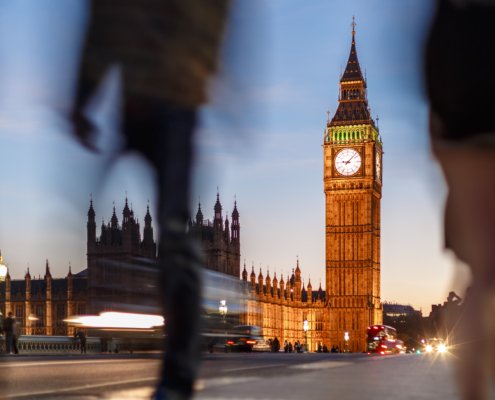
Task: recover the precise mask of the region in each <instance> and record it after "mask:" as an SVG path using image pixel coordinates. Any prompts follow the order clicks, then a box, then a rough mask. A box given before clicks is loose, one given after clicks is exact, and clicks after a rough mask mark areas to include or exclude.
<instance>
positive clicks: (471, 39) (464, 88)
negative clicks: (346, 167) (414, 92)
mask: <svg viewBox="0 0 495 400" xmlns="http://www.w3.org/2000/svg"><path fill="white" fill-rule="evenodd" d="M494 40H495V1H493V0H455V1H454V0H437V10H436V15H435V17H434V20H433V25H432V28H431V31H430V34H429V37H428V42H427V47H426V64H425V72H426V84H427V92H428V96H429V99H430V103H431V104H430V106H431V111H430V133H431V140H432V149H433V153H434V154H435V156H436V158H437V159H438V161H439V163H440V165H441V167H442V170H443V173H444V175H445V179H446V181H447V185H448V188H449V194H448V198H447V203H446V210H445V245H446V247H447V248H449V249H451V250H452V251H453V252H454V253H455V255H456V256H457V258H458V259H460V260H462V261H464V262H465V263H467V264H468V265H469V266H470V268H471V272H472V282H471V284H470V288H469V292H468V293H466V295H465V296H464V301H463V303H462V306H461V308H462V311H461V313H460V316H459V318H458V320H457V321H456V323H455V326H454V329H453V339H454V344H455V346H454V347H453V351H454V352H455V355H456V360H458V362H457V368H456V370H457V374H458V379H457V381H458V382H459V387H460V390H461V396H462V399H469V400H478V399H487V398H489V397H491V396H489V391H488V389H489V386H490V381H491V380H493V377H494V376H495V375H494V374H495V369H494V368H495V318H494V315H495V249H494V247H493V238H495V117H494V114H493V108H494V106H495V104H494V99H493V93H495V75H494V74H493V61H494V60H493V58H494V57H493V42H494Z"/></svg>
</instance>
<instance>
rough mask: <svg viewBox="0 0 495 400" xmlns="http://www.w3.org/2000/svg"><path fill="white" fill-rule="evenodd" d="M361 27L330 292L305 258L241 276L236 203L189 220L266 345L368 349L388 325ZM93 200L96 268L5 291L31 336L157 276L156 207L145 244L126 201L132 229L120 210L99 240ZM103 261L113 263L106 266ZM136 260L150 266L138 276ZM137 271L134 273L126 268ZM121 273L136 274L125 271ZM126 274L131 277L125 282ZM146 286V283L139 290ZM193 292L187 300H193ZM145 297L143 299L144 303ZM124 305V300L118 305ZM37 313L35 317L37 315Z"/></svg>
mask: <svg viewBox="0 0 495 400" xmlns="http://www.w3.org/2000/svg"><path fill="white" fill-rule="evenodd" d="M354 27H355V25H354V24H353V30H352V41H351V48H350V54H349V58H348V61H347V65H346V68H345V70H344V72H343V74H342V75H341V78H340V92H339V98H338V107H337V110H336V112H335V114H334V116H333V118H331V119H329V120H328V121H327V123H326V126H325V129H324V135H323V143H322V145H323V187H324V195H325V239H326V240H325V276H326V278H325V290H323V289H322V287H321V284H320V286H319V287H318V289H316V288H315V289H313V286H312V283H311V281H310V280H309V279H308V280H307V284H306V285H304V284H303V278H302V275H303V274H302V268H301V266H300V265H299V260H294V266H293V268H291V270H292V273H291V275H289V276H277V275H276V274H273V276H271V275H270V273H269V272H268V271H265V273H264V274H263V271H261V270H260V271H255V270H254V267H251V269H250V271H248V269H247V268H246V265H244V266H243V268H242V271H241V245H240V243H241V242H240V234H241V232H240V222H239V221H240V217H239V212H238V209H237V204H236V203H235V204H234V208H233V212H232V214H231V216H230V217H231V219H230V220H229V216H227V215H226V216H225V219H224V216H223V213H222V205H221V203H220V198H219V196H218V194H217V199H216V203H215V205H214V218H213V220H212V221H209V220H205V218H204V216H203V211H202V209H201V205H199V206H198V210H197V212H196V215H195V217H194V218H192V219H191V221H190V223H189V232H190V234H191V235H194V236H195V237H197V238H198V239H199V240H200V241H201V243H202V245H203V251H204V259H205V265H206V268H208V269H211V270H215V271H217V272H220V273H224V274H227V275H229V276H232V277H235V278H240V279H241V280H242V281H243V282H244V283H243V285H245V286H246V287H247V288H248V292H249V295H248V300H247V302H246V303H245V309H244V310H243V312H242V314H241V322H243V323H245V324H250V325H258V326H261V327H263V332H264V336H265V338H274V337H277V338H278V339H279V340H280V341H281V342H282V343H283V342H284V341H285V340H288V341H291V342H294V341H295V340H300V341H301V342H304V343H307V345H308V348H309V350H311V351H314V350H316V348H317V346H318V344H319V343H321V344H326V345H327V346H328V347H330V346H338V347H339V348H340V349H346V350H349V351H364V350H365V347H366V328H367V326H369V325H373V324H380V323H382V305H381V298H380V225H381V217H380V212H381V211H380V210H381V208H380V204H381V191H382V171H383V168H382V155H383V151H382V141H381V137H380V135H379V131H378V127H377V125H376V123H375V121H374V120H373V118H372V117H371V114H370V108H369V105H368V99H367V82H366V80H365V78H364V77H363V74H362V71H361V67H360V64H359V61H358V57H357V51H356V41H355V29H354ZM96 230H97V229H96V216H95V210H94V208H93V203H92V202H91V204H90V207H89V211H88V220H87V269H86V270H84V271H82V272H80V273H78V274H72V272H71V269H70V266H69V268H68V274H67V276H66V277H65V278H61V279H55V278H52V276H51V273H50V266H49V263H48V261H47V262H46V271H45V276H44V277H42V278H41V277H40V278H38V279H36V278H34V277H31V275H30V273H29V270H28V271H27V273H26V275H25V277H24V279H22V280H14V279H11V277H10V276H9V275H7V278H6V280H5V282H2V283H1V284H0V285H1V286H0V288H1V291H0V307H1V311H2V313H4V315H5V313H7V312H9V311H12V312H13V313H14V314H15V315H16V316H17V318H18V320H20V321H21V322H22V327H23V332H24V333H25V334H28V335H29V334H35V333H43V334H47V335H55V334H70V333H71V332H69V331H68V328H67V327H66V326H65V325H64V322H63V319H64V318H66V316H67V315H73V314H84V313H87V312H90V311H91V312H95V311H98V310H102V309H113V308H114V305H115V306H117V305H118V304H122V303H124V304H125V303H129V304H132V303H133V302H134V300H136V298H137V297H136V298H134V297H133V296H140V295H141V294H140V293H134V294H132V293H131V294H130V295H129V294H124V293H121V287H122V286H126V282H129V279H131V281H132V282H134V283H137V282H146V281H149V279H150V277H151V276H152V274H153V273H156V271H153V268H156V263H154V261H155V258H156V255H157V251H156V248H157V247H156V243H155V239H154V235H153V228H152V218H151V215H150V212H149V209H148V210H147V212H146V216H145V218H144V229H143V235H142V237H141V228H140V225H139V222H138V221H137V220H136V219H135V217H134V214H133V211H132V210H131V209H130V208H129V206H128V204H127V199H126V202H125V206H124V209H123V211H122V223H121V224H119V220H118V217H117V215H116V212H115V208H114V212H113V215H112V217H111V219H110V221H109V222H108V223H107V224H105V223H103V224H102V225H101V229H100V235H99V236H97V234H96ZM102 260H103V261H102ZM135 260H140V262H139V268H138V269H136V268H135V267H134V266H135V262H134V261H135ZM126 266H128V267H126ZM119 268H128V269H129V271H128V272H126V273H125V274H123V273H122V271H121V269H119ZM124 277H125V278H124ZM136 286H138V285H136ZM185 295H187V294H185ZM141 297H142V296H141ZM114 300H116V301H114ZM32 316H35V318H31V317H32Z"/></svg>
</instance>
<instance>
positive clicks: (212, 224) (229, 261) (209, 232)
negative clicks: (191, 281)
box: [189, 193, 241, 278]
mask: <svg viewBox="0 0 495 400" xmlns="http://www.w3.org/2000/svg"><path fill="white" fill-rule="evenodd" d="M231 217H232V222H229V218H228V216H227V215H225V221H223V216H222V204H221V203H220V196H219V194H218V193H217V201H216V203H215V207H214V217H213V221H210V220H205V219H204V217H203V212H202V210H201V204H199V205H198V211H197V212H196V218H195V219H194V221H193V220H191V221H190V222H189V231H190V233H191V234H192V235H194V236H195V237H196V238H198V239H199V241H200V242H201V244H202V246H203V251H204V257H205V262H206V264H205V267H206V268H207V269H210V270H212V271H217V272H222V273H224V274H227V275H231V276H235V277H236V278H239V276H240V267H241V237H240V234H241V226H240V224H239V211H238V210H237V202H234V210H233V211H232V215H231Z"/></svg>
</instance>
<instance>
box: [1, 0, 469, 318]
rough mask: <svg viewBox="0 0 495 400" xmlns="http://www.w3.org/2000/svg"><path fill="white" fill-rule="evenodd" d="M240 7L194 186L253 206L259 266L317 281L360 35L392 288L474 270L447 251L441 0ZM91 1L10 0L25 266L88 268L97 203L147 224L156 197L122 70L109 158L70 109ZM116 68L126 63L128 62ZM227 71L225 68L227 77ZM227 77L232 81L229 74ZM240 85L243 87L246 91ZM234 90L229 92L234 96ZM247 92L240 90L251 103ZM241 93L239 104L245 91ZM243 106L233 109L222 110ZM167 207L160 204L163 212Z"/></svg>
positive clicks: (8, 146) (5, 48) (407, 299)
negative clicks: (353, 50)
mask: <svg viewBox="0 0 495 400" xmlns="http://www.w3.org/2000/svg"><path fill="white" fill-rule="evenodd" d="M249 3H250V5H249V7H246V5H243V7H242V9H239V10H238V12H237V15H236V17H235V18H234V19H233V32H234V33H235V35H234V38H233V39H232V40H231V41H230V42H229V43H228V49H229V51H226V54H227V55H226V58H227V59H228V66H227V67H226V68H225V71H226V72H225V74H226V75H229V76H234V80H235V81H236V83H237V84H238V85H239V86H240V88H238V87H237V88H236V89H234V90H231V92H230V94H229V95H226V96H223V97H222V98H221V99H218V100H217V101H215V102H214V104H213V105H212V106H211V107H209V108H207V109H205V110H204V113H203V114H204V121H205V122H204V124H203V126H202V128H201V129H200V132H199V137H198V155H199V157H198V162H197V164H196V172H197V173H196V178H195V184H194V195H193V199H192V207H193V214H195V212H196V208H197V203H198V201H199V200H200V201H201V205H202V210H203V214H204V215H205V218H210V219H211V218H212V217H213V205H214V202H215V199H216V192H217V187H218V190H219V193H220V200H221V202H222V205H223V210H224V213H225V211H227V212H228V213H229V219H230V213H231V212H232V209H233V204H234V199H236V200H237V206H238V209H239V212H240V223H241V258H242V262H244V260H245V262H246V265H247V267H248V272H250V271H251V265H253V264H254V267H255V272H256V274H258V273H259V270H260V267H261V268H262V270H263V274H264V275H265V274H266V270H267V268H269V271H270V276H271V277H272V278H273V274H274V273H276V274H277V277H278V278H280V274H283V275H284V279H285V277H286V276H287V274H289V273H290V272H291V270H292V268H294V267H295V264H296V258H297V257H298V258H299V262H300V267H301V269H302V275H303V277H304V281H305V283H307V281H308V279H309V278H311V283H312V285H313V288H317V287H318V285H319V284H320V281H321V282H322V285H323V284H324V281H325V279H324V275H325V267H324V266H325V249H324V245H325V237H324V225H325V210H324V194H323V176H322V173H323V162H322V158H323V156H322V151H323V150H322V144H323V130H324V128H325V124H326V120H327V114H326V112H327V111H330V117H332V116H333V114H334V112H335V110H336V107H337V104H338V102H337V100H338V83H339V78H340V73H341V71H343V68H344V67H345V64H346V61H347V58H348V55H349V50H350V45H351V22H352V17H353V16H355V18H356V23H357V27H356V45H357V52H358V58H359V62H360V65H361V68H362V70H363V71H366V77H367V83H368V100H369V105H370V107H371V112H372V115H373V116H377V115H378V116H379V128H380V134H381V136H382V139H383V148H384V152H385V154H384V157H383V199H382V232H381V233H382V249H381V257H382V258H381V260H382V263H381V267H382V300H383V301H392V302H398V303H405V304H411V305H413V306H414V307H415V308H418V309H419V308H422V310H423V313H426V314H427V313H428V312H429V311H430V306H431V304H432V303H440V302H443V301H444V299H445V298H446V296H447V293H448V291H449V290H451V289H452V288H454V289H456V290H459V289H460V288H461V286H460V284H459V283H458V282H457V281H458V279H454V278H453V276H454V275H456V277H458V275H459V272H457V273H456V274H454V271H456V268H455V266H454V262H453V259H452V257H451V256H449V255H446V254H445V253H444V251H443V250H442V215H443V211H442V210H443V203H444V199H445V194H446V188H445V185H444V183H443V179H442V176H441V173H440V171H439V169H438V167H437V165H436V163H435V162H434V160H433V158H432V156H431V153H430V151H429V147H428V133H427V112H428V105H427V101H426V98H425V95H424V91H423V84H422V76H421V62H422V60H421V56H422V43H423V40H424V36H425V33H426V29H427V24H428V22H429V18H430V16H431V12H432V10H431V2H430V1H427V0H402V1H400V2H399V1H396V0H381V1H378V0H371V1H370V0H359V1H344V0H342V1H332V2H329V1H326V0H312V1H304V0H270V1H262V0H256V1H255V0H250V2H249ZM85 18H86V14H85V2H84V1H82V0H73V1H70V2H68V1H66V0H10V1H3V2H2V4H1V5H0V143H1V149H2V151H1V156H2V158H1V160H2V163H1V165H2V167H1V169H0V170H1V172H0V178H1V180H0V182H1V187H2V196H1V197H2V201H1V208H0V221H1V222H0V250H1V251H2V255H3V256H4V258H5V261H6V262H7V264H8V266H9V269H10V273H11V276H12V277H13V278H22V277H23V276H24V274H25V272H26V269H27V267H28V266H29V268H30V271H31V274H32V275H35V276H38V275H43V274H44V271H45V259H49V261H50V265H51V270H52V274H53V275H54V276H58V277H62V276H65V275H66V274H67V271H68V265H69V263H71V265H72V271H73V272H78V271H80V270H82V269H84V268H85V267H86V248H85V246H86V218H87V217H86V213H87V209H88V206H89V199H90V193H92V195H93V200H94V206H95V211H96V218H97V221H99V222H101V220H102V218H103V219H104V220H105V222H106V221H108V219H109V218H110V216H111V214H112V206H113V202H114V201H115V207H116V209H117V212H118V216H119V219H120V220H121V215H122V214H121V212H122V208H123V206H124V199H125V197H126V194H127V197H128V199H129V202H130V203H132V207H133V209H134V211H135V214H136V215H137V216H138V218H139V219H140V221H142V220H143V218H144V215H145V212H146V204H147V201H148V200H149V201H150V205H151V208H152V210H153V209H154V206H155V198H154V196H155V194H154V190H153V187H152V178H151V177H150V171H149V169H148V167H147V166H146V164H145V163H144V162H143V161H142V160H141V159H140V158H139V157H138V156H136V155H128V156H126V157H122V158H120V159H119V161H118V162H116V163H112V160H113V154H115V151H116V150H117V149H118V146H119V144H118V140H117V141H116V140H115V138H117V139H118V136H117V133H116V129H115V127H116V126H117V122H116V115H117V112H116V110H117V106H116V105H115V104H116V101H118V95H117V94H116V93H117V91H116V90H115V87H117V86H116V83H115V82H116V81H117V73H113V74H110V75H109V79H108V80H107V82H106V83H105V86H104V87H103V88H102V89H101V91H100V96H99V98H98V99H97V100H96V101H95V103H94V104H93V105H92V107H91V110H92V113H93V115H94V116H95V118H96V119H97V121H98V122H99V123H100V126H102V129H103V131H104V134H103V135H102V136H101V138H100V148H101V149H102V150H101V153H100V155H97V154H93V153H90V152H88V151H86V150H84V149H82V148H80V147H79V145H78V144H77V143H75V141H74V140H72V138H71V136H70V124H69V123H68V121H67V119H66V112H67V110H68V109H69V108H70V102H71V94H72V91H73V85H74V79H75V66H76V61H77V54H78V45H79V43H80V41H81V35H82V31H83V27H84V21H85ZM114 72H115V71H114ZM224 76H225V75H224ZM227 81H228V80H227V79H222V80H220V84H219V85H217V86H222V87H223V86H225V85H226V82H227ZM237 95H238V96H237ZM222 99H223V100H222ZM238 99H239V100H238ZM237 100H238V101H237ZM225 104H229V106H230V108H229V112H228V113H227V114H228V115H229V118H226V117H225V115H223V114H224V113H223V112H221V110H222V105H225ZM152 214H153V215H154V213H152Z"/></svg>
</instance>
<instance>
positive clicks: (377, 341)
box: [366, 325, 404, 354]
mask: <svg viewBox="0 0 495 400" xmlns="http://www.w3.org/2000/svg"><path fill="white" fill-rule="evenodd" d="M366 342H367V351H368V354H371V353H378V354H397V353H400V352H402V351H403V350H404V349H403V347H404V343H403V342H402V340H399V339H397V331H396V330H395V328H393V327H391V326H387V325H372V326H369V327H368V331H367V340H366Z"/></svg>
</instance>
